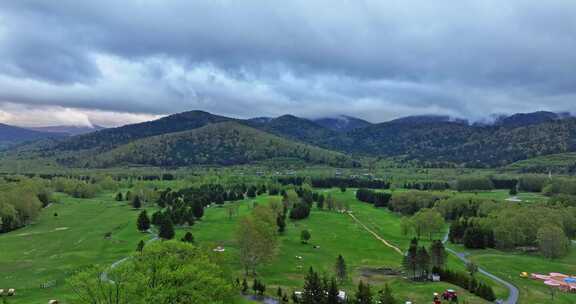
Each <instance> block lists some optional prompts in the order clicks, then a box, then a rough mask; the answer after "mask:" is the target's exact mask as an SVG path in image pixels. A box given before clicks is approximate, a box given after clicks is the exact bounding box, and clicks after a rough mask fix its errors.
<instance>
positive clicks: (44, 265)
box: [0, 182, 576, 304]
mask: <svg viewBox="0 0 576 304" xmlns="http://www.w3.org/2000/svg"><path fill="white" fill-rule="evenodd" d="M178 184H181V182H174V183H171V182H163V183H162V185H171V186H177V185H178ZM319 191H324V192H327V191H329V192H331V193H332V195H333V196H334V197H335V198H336V199H339V200H346V201H347V202H349V203H350V207H351V209H352V212H353V214H354V215H355V216H356V218H358V219H359V220H360V221H361V222H362V223H363V224H364V225H366V226H367V227H368V228H369V229H371V230H372V231H374V232H376V233H377V234H378V235H379V236H380V237H382V238H384V239H386V240H387V241H388V242H390V243H391V244H392V245H395V246H397V247H399V248H401V249H402V250H404V249H405V248H406V247H407V246H408V244H409V241H410V237H407V236H403V235H401V233H400V217H399V216H398V215H396V214H393V213H391V212H389V211H388V210H386V209H376V208H374V207H372V206H371V205H369V204H366V203H362V202H358V201H357V200H356V199H355V197H354V191H353V189H348V191H346V192H341V191H340V190H336V189H332V190H319ZM398 191H399V190H398ZM454 194H456V195H469V194H466V193H465V194H457V193H454ZM477 195H479V196H482V197H486V198H493V199H497V200H504V199H506V198H508V197H509V195H508V192H507V191H492V192H479V193H478V194H477ZM518 197H519V198H521V199H522V200H523V201H526V202H530V201H537V200H541V199H544V197H542V196H540V195H539V194H519V195H518ZM57 198H58V201H59V203H55V204H53V205H51V206H50V207H48V208H46V209H45V210H43V212H42V215H41V217H40V218H39V219H38V220H37V221H36V222H35V223H33V224H32V225H30V226H28V227H26V228H23V229H19V230H17V231H13V232H10V233H6V234H3V235H0V246H2V247H1V250H0V269H2V272H1V273H0V288H5V289H6V288H15V289H17V293H18V295H17V297H16V298H13V299H12V301H11V302H14V303H24V304H27V303H30V304H32V303H43V302H45V301H47V300H48V299H60V300H62V299H64V300H66V299H70V298H71V296H72V294H71V291H70V290H69V289H68V288H67V286H66V284H65V280H66V278H67V277H68V276H70V274H72V273H73V272H74V271H76V270H79V269H82V268H84V267H86V266H88V265H92V264H100V265H110V264H112V263H113V262H115V261H117V260H119V259H122V258H123V257H125V256H127V255H129V254H130V253H131V252H133V251H134V250H135V247H136V244H137V243H138V242H139V241H140V240H142V239H144V240H146V239H150V238H152V236H151V235H149V234H142V233H140V232H138V231H137V230H136V226H135V220H136V217H137V215H138V211H135V210H133V209H131V208H130V207H129V206H128V205H127V203H126V202H122V203H119V202H116V201H115V200H114V193H104V194H101V195H99V196H97V197H96V198H94V199H75V198H71V197H69V196H67V195H64V194H57ZM268 201H269V197H268V196H260V197H258V198H256V199H254V200H245V201H241V202H236V203H234V204H238V205H239V212H240V214H239V215H237V216H234V217H232V218H229V217H228V214H227V211H226V208H225V207H211V208H207V209H206V212H205V216H204V218H203V219H202V220H201V221H198V222H197V223H196V224H195V225H194V226H192V227H184V228H179V229H178V230H177V238H179V237H180V236H182V235H183V234H184V233H185V232H186V231H191V232H192V233H193V235H194V237H195V239H196V241H197V243H198V244H199V245H200V246H203V247H206V248H208V249H212V248H214V247H216V246H223V247H224V248H225V249H226V251H225V252H224V253H221V255H222V261H223V262H224V264H225V265H227V266H228V267H229V268H230V269H231V270H232V272H233V273H234V274H235V276H236V277H239V278H243V277H244V274H243V271H242V268H241V266H240V264H239V262H238V261H237V259H236V254H237V251H236V248H235V242H234V236H235V231H236V227H237V223H238V220H239V219H240V218H241V217H242V216H243V215H246V214H248V213H249V212H250V211H251V209H252V208H253V205H254V203H259V204H265V203H267V202H268ZM227 204H231V203H227ZM54 214H58V216H55V215H54ZM303 229H307V230H309V231H310V232H311V234H312V239H311V241H310V244H308V245H305V244H302V243H301V242H300V232H301V231H302V230H303ZM106 233H111V237H110V238H105V234H106ZM437 238H441V235H439V236H437ZM423 243H424V244H426V241H423ZM314 246H317V248H314ZM458 250H464V249H461V248H458ZM338 254H342V255H343V256H344V258H345V260H346V262H347V265H348V268H349V271H350V273H351V278H352V279H351V280H349V282H348V283H347V284H345V286H343V288H344V289H345V290H346V291H347V292H348V293H353V292H354V290H355V286H356V284H357V282H358V281H359V280H363V281H365V282H370V283H371V284H372V285H373V288H374V289H376V290H378V289H380V288H381V287H382V286H383V285H384V283H389V284H390V286H391V287H392V288H393V290H394V293H395V295H396V296H397V297H398V298H399V299H402V300H412V301H414V302H415V303H423V302H427V301H429V300H430V296H431V294H432V293H433V292H441V291H443V290H444V289H446V288H454V286H453V285H450V284H446V283H414V282H410V281H407V280H405V279H403V278H401V277H399V276H385V275H381V274H375V272H374V270H376V269H378V268H382V267H388V268H394V269H398V268H399V267H400V263H401V259H402V256H401V255H400V254H399V253H397V252H396V251H394V250H393V249H391V248H390V247H387V246H386V245H384V244H383V243H382V242H381V241H379V240H377V239H376V238H375V237H374V236H373V235H372V234H370V233H369V232H367V231H366V230H365V229H364V228H363V227H362V226H361V225H359V224H358V223H356V222H355V221H354V220H353V219H352V217H350V216H349V215H347V214H341V213H337V212H328V211H323V210H318V209H313V211H312V213H311V215H310V217H309V218H308V219H306V220H301V221H289V222H288V226H287V228H286V232H285V234H283V235H282V236H280V246H279V249H278V253H277V255H276V256H275V257H274V259H273V260H272V261H271V262H270V263H268V264H266V265H262V266H260V267H259V268H258V275H259V277H260V279H261V280H262V281H263V282H264V283H265V284H267V286H268V288H267V293H268V294H269V295H271V296H273V295H274V294H275V291H276V288H277V287H282V288H283V289H285V290H286V291H295V290H301V289H302V285H303V281H304V275H305V273H306V271H307V270H308V268H309V267H311V266H312V267H314V268H315V269H316V270H317V271H319V272H320V273H326V274H331V273H332V272H333V265H334V263H335V261H336V257H337V256H338ZM297 256H301V257H302V259H298V258H297ZM471 257H472V259H473V260H474V261H476V262H477V263H478V264H479V265H480V266H482V267H484V268H486V269H487V270H488V271H490V272H493V273H494V274H496V275H499V276H501V277H502V278H504V279H507V280H509V281H511V282H512V283H514V284H515V285H517V286H518V287H519V288H520V292H521V301H520V303H534V302H532V301H533V300H534V299H537V300H538V303H547V302H546V301H547V300H548V299H549V294H547V289H546V288H545V287H544V286H543V285H541V283H540V282H535V281H530V280H527V279H521V278H519V277H518V274H519V273H520V272H521V271H528V272H544V273H546V272H567V273H574V272H576V266H575V265H576V252H575V251H572V253H571V254H570V255H569V256H568V257H565V258H563V259H561V260H557V261H549V260H545V259H543V258H541V257H539V256H529V255H520V254H512V253H505V252H500V251H496V250H482V251H474V252H472V255H471ZM449 266H450V268H451V269H458V270H461V271H464V265H463V264H462V263H461V262H460V261H458V260H457V259H456V258H454V257H450V258H449ZM249 279H251V278H249ZM481 279H482V280H483V281H485V282H486V283H488V284H490V285H491V286H492V287H493V288H494V291H495V292H496V295H497V296H498V297H499V298H505V297H506V296H507V290H506V289H504V288H503V287H501V286H500V285H497V284H495V283H494V282H492V281H490V280H488V279H487V278H483V277H481ZM52 281H54V282H55V286H53V287H51V288H46V289H42V288H40V285H41V284H43V283H48V282H52ZM455 289H457V290H459V292H460V294H461V298H464V299H467V301H468V303H486V301H483V300H481V299H479V298H478V297H476V296H474V295H471V294H469V293H467V292H465V291H464V290H462V289H460V288H455ZM573 297H574V296H573V295H565V294H558V296H557V303H571V302H570V301H571V300H574V298H573ZM238 301H239V303H242V302H243V301H244V300H242V299H238Z"/></svg>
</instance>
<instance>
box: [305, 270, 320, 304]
mask: <svg viewBox="0 0 576 304" xmlns="http://www.w3.org/2000/svg"><path fill="white" fill-rule="evenodd" d="M324 296H325V295H324V290H322V283H321V282H320V277H319V276H318V274H317V273H316V272H314V269H312V267H310V270H308V274H307V275H306V278H305V281H304V291H303V292H302V303H303V304H317V303H322V302H323V300H324Z"/></svg>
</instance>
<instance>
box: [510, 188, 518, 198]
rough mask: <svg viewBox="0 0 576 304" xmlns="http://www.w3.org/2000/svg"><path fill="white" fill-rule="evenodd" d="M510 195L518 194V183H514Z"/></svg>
mask: <svg viewBox="0 0 576 304" xmlns="http://www.w3.org/2000/svg"><path fill="white" fill-rule="evenodd" d="M509 194H510V195H512V196H514V195H517V194H518V190H517V189H516V185H514V187H512V188H510V192H509Z"/></svg>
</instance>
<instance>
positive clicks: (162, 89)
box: [0, 0, 576, 124]
mask: <svg viewBox="0 0 576 304" xmlns="http://www.w3.org/2000/svg"><path fill="white" fill-rule="evenodd" d="M575 37H576V2H574V1H572V0H556V1H539V0H510V1H505V2H503V1H496V0H464V1H448V2H434V1H432V2H431V1H416V0H389V1H377V0H360V1H351V0H338V1H328V0H319V1H305V0H295V1H284V2H276V1H233V0H216V1H214V0H198V1H178V0H164V1H155V0H148V1H138V0H125V1H112V0H101V1H89V2H86V1H82V2H79V1H75V0H59V1H34V0H7V1H2V2H0V102H3V103H2V104H0V109H1V110H2V111H4V113H12V115H16V114H14V113H17V111H16V110H14V109H15V107H14V106H12V108H10V107H8V106H6V105H14V104H18V105H20V109H24V110H26V109H41V108H50V109H62V111H67V110H65V109H70V111H75V112H78V113H87V114H86V115H87V117H88V116H90V115H92V116H95V115H94V114H93V113H108V114H106V115H110V119H109V120H110V123H111V124H121V123H124V122H123V121H122V120H123V119H126V118H125V117H126V115H124V116H123V115H118V114H116V113H138V114H137V115H132V117H139V118H140V119H149V118H150V117H156V116H153V115H163V114H168V113H174V112H180V111H186V110H191V109H202V110H207V111H212V112H215V113H219V114H224V115H230V116H234V117H252V116H262V115H267V116H268V115H280V114H283V113H294V114H297V115H301V116H308V117H313V116H325V115H333V114H342V113H345V114H348V115H356V116H359V117H362V118H365V119H368V120H371V121H384V120H388V119H391V118H394V117H398V116H404V115H413V114H434V113H435V114H449V115H455V116H463V117H468V118H480V117H483V116H485V115H487V114H490V113H511V112H519V111H524V112H526V111H533V110H553V111H576V102H575V101H576V69H574V67H575V66H576V38H575ZM37 112H38V111H37ZM39 112H41V111H39ZM30 113H33V111H30ZM90 113H92V114H90ZM54 115H56V114H54ZM102 115H104V114H102ZM4 116H5V115H4ZM33 116H34V115H32V116H30V117H33ZM56 116H58V115H56ZM64 116H66V115H64ZM2 117H3V116H2V115H0V120H1V119H3V118H2ZM101 119H102V117H101ZM32 120H33V118H32ZM61 121H62V119H55V120H54V122H61ZM130 122H131V121H130Z"/></svg>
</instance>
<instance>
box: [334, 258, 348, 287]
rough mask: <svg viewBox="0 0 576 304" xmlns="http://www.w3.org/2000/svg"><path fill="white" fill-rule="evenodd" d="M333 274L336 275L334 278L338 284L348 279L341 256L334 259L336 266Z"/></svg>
mask: <svg viewBox="0 0 576 304" xmlns="http://www.w3.org/2000/svg"><path fill="white" fill-rule="evenodd" d="M334 272H335V273H336V278H337V279H338V281H339V282H340V283H343V282H344V281H346V279H347V277H348V271H347V269H346V262H345V261H344V257H342V255H341V254H339V255H338V258H336V265H334Z"/></svg>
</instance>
